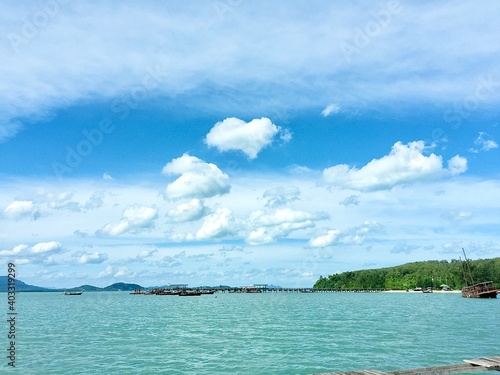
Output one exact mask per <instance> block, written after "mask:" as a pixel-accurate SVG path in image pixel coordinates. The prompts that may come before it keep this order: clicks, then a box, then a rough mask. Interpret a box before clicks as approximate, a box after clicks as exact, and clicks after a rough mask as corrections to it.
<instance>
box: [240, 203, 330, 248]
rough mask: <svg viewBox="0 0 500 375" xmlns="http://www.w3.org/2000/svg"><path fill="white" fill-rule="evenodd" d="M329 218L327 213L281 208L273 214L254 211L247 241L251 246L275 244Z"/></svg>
mask: <svg viewBox="0 0 500 375" xmlns="http://www.w3.org/2000/svg"><path fill="white" fill-rule="evenodd" d="M326 218H328V215H327V214H325V213H322V212H321V213H310V212H306V211H299V210H292V209H290V208H280V209H276V210H275V211H272V212H264V211H254V212H252V214H251V215H250V220H249V228H250V233H249V234H248V235H247V237H246V239H245V241H246V242H247V243H248V244H250V245H261V244H268V243H272V242H275V241H276V240H277V239H279V238H284V237H286V236H288V235H289V234H290V233H292V232H294V231H296V230H299V229H306V228H311V227H314V225H315V221H316V220H324V219H326Z"/></svg>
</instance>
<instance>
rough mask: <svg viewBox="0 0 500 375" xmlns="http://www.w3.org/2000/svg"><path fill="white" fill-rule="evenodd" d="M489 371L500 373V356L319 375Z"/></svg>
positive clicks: (430, 374) (432, 374)
mask: <svg viewBox="0 0 500 375" xmlns="http://www.w3.org/2000/svg"><path fill="white" fill-rule="evenodd" d="M488 370H495V371H500V356H497V357H487V358H476V359H464V363H459V364H456V365H446V366H435V367H424V368H415V369H411V370H396V371H387V372H384V371H377V370H360V371H348V372H328V373H322V374H317V375H447V374H466V373H469V372H484V371H488Z"/></svg>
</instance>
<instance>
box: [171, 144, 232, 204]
mask: <svg viewBox="0 0 500 375" xmlns="http://www.w3.org/2000/svg"><path fill="white" fill-rule="evenodd" d="M163 173H164V174H166V175H179V174H180V177H178V178H177V179H176V180H175V181H174V182H172V183H170V184H168V185H167V188H166V191H165V195H166V197H167V198H169V199H186V198H199V199H202V198H209V197H213V196H216V195H221V194H227V193H228V192H229V190H230V189H231V186H230V185H229V183H228V176H227V174H225V173H223V172H222V171H221V170H220V169H219V168H218V167H217V166H216V165H215V164H212V163H206V162H204V161H203V160H201V159H198V158H197V157H195V156H190V155H188V154H184V155H182V156H181V157H179V158H177V159H173V160H172V161H171V162H170V163H168V164H166V165H165V166H164V167H163Z"/></svg>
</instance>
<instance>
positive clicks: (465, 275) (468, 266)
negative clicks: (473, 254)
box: [462, 247, 474, 286]
mask: <svg viewBox="0 0 500 375" xmlns="http://www.w3.org/2000/svg"><path fill="white" fill-rule="evenodd" d="M462 252H463V253H464V259H465V266H464V278H465V284H466V286H467V274H466V271H467V272H468V273H469V275H468V276H469V278H470V282H471V284H470V285H474V279H473V278H472V272H471V269H470V264H469V259H467V255H465V250H464V248H463V247H462Z"/></svg>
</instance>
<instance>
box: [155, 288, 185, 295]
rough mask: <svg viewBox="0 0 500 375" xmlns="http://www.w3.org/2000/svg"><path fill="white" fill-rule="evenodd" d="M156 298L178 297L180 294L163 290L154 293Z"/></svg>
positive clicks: (176, 291) (179, 292) (177, 291)
mask: <svg viewBox="0 0 500 375" xmlns="http://www.w3.org/2000/svg"><path fill="white" fill-rule="evenodd" d="M155 294H156V295H157V296H178V295H179V294H181V291H180V290H171V289H164V290H160V291H158V292H156V293H155Z"/></svg>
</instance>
